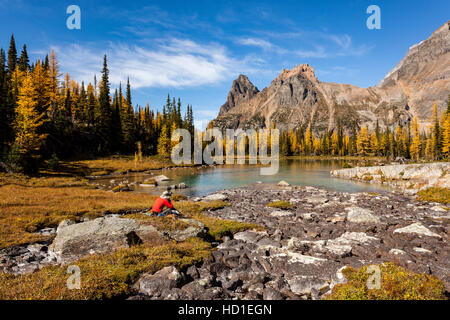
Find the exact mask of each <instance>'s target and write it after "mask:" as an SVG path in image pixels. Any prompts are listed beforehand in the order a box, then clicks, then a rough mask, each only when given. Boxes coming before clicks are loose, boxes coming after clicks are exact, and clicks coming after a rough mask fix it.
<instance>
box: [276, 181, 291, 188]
mask: <svg viewBox="0 0 450 320" xmlns="http://www.w3.org/2000/svg"><path fill="white" fill-rule="evenodd" d="M277 186H279V187H289V186H290V184H289V183H288V182H286V181H284V180H282V181H280V182H278V184H277Z"/></svg>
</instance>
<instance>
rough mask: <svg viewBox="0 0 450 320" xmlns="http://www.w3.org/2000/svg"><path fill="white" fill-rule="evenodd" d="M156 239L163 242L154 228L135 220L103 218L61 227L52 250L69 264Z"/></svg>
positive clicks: (60, 260) (62, 260) (59, 259)
mask: <svg viewBox="0 0 450 320" xmlns="http://www.w3.org/2000/svg"><path fill="white" fill-rule="evenodd" d="M155 240H158V241H161V237H160V234H159V232H158V231H157V230H156V229H155V228H154V227H153V226H150V225H142V224H140V223H139V222H138V221H136V220H132V219H122V218H118V217H104V218H97V219H94V220H91V221H87V222H83V223H77V224H71V225H67V224H66V225H64V224H62V225H60V226H59V227H58V232H57V235H56V237H55V239H54V241H53V243H52V244H51V245H50V248H49V249H50V250H51V251H53V252H55V253H56V254H57V256H58V261H59V262H64V263H66V262H70V261H74V260H78V259H80V258H82V257H84V256H88V255H90V254H97V253H106V252H111V251H113V250H116V249H119V248H127V247H130V246H132V245H134V244H139V243H142V242H150V241H155Z"/></svg>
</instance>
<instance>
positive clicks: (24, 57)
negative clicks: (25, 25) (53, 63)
mask: <svg viewBox="0 0 450 320" xmlns="http://www.w3.org/2000/svg"><path fill="white" fill-rule="evenodd" d="M47 66H48V57H47ZM18 67H19V68H20V70H22V71H24V72H25V71H27V69H28V68H29V67H30V59H29V58H28V53H27V45H26V44H24V45H23V49H22V53H21V55H20V58H19V61H18ZM44 69H46V66H45V64H44Z"/></svg>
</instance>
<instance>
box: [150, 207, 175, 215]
mask: <svg viewBox="0 0 450 320" xmlns="http://www.w3.org/2000/svg"><path fill="white" fill-rule="evenodd" d="M172 211H173V212H172ZM171 213H174V214H175V213H176V211H175V210H172V209H170V208H166V209H164V210H163V211H161V212H153V214H154V215H159V214H163V215H165V216H167V215H169V214H171Z"/></svg>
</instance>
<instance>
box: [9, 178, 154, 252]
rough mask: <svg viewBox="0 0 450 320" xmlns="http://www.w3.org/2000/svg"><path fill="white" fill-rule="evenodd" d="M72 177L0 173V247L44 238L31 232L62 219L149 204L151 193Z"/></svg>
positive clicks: (54, 224) (52, 224) (151, 200)
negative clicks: (112, 188) (113, 189)
mask: <svg viewBox="0 0 450 320" xmlns="http://www.w3.org/2000/svg"><path fill="white" fill-rule="evenodd" d="M77 181H78V180H76V179H74V178H53V177H51V178H45V177H41V178H39V179H38V178H32V179H25V178H22V177H18V178H17V179H15V178H14V177H12V176H7V177H6V176H4V175H3V176H0V248H4V247H8V246H11V245H16V244H25V243H31V242H36V241H39V240H43V239H45V238H47V237H46V236H42V235H39V234H36V233H33V232H35V231H36V230H38V229H40V228H45V227H56V226H57V225H58V223H59V222H61V221H62V220H64V219H73V220H77V219H79V218H80V217H83V216H87V217H97V216H100V215H101V214H102V213H103V212H105V211H110V212H112V213H115V212H123V211H131V210H135V209H145V208H149V207H151V206H152V204H153V201H154V200H155V196H151V195H148V194H137V193H112V192H106V191H102V190H94V189H92V188H90V187H88V186H85V185H84V182H79V183H78V182H77Z"/></svg>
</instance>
